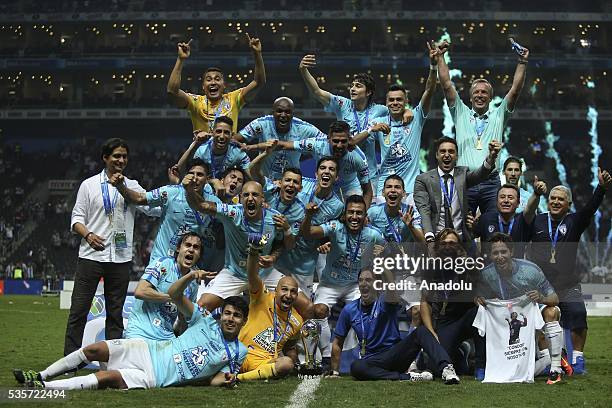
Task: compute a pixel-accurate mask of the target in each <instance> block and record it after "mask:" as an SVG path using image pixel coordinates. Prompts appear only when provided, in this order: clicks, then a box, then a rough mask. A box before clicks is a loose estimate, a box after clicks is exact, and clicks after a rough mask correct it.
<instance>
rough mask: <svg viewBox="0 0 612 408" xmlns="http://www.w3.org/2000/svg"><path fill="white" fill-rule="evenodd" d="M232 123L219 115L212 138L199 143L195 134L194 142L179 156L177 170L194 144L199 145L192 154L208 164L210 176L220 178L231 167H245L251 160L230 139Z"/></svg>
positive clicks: (188, 155)
mask: <svg viewBox="0 0 612 408" xmlns="http://www.w3.org/2000/svg"><path fill="white" fill-rule="evenodd" d="M232 124H233V122H232V120H231V119H230V118H228V117H227V116H219V117H218V118H217V119H215V125H214V129H213V132H212V139H210V140H208V141H206V142H204V143H203V144H201V145H200V144H199V141H200V140H202V138H200V137H199V136H200V135H197V136H196V137H195V140H194V142H192V143H191V145H190V146H189V148H188V149H187V150H186V151H185V153H183V155H182V156H181V158H180V160H179V163H178V166H179V171H181V172H182V171H183V168H184V165H183V163H185V162H186V161H187V160H189V158H190V157H191V155H192V153H193V149H194V148H195V147H196V146H199V147H197V150H196V151H195V154H193V156H194V157H195V158H197V159H200V160H203V161H204V162H205V163H206V164H208V165H209V166H210V177H211V178H213V179H220V178H221V177H223V174H224V173H225V171H226V170H227V169H229V168H231V167H240V168H242V169H246V168H247V167H248V166H249V163H250V162H251V161H250V159H249V156H247V154H246V153H245V152H244V151H242V149H240V145H239V144H238V143H236V142H234V141H232Z"/></svg>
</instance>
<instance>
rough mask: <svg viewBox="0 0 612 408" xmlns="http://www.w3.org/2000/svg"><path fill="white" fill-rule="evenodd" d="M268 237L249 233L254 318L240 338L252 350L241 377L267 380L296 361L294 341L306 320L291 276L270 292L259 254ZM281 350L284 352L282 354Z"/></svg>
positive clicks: (287, 369)
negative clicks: (298, 303) (262, 274)
mask: <svg viewBox="0 0 612 408" xmlns="http://www.w3.org/2000/svg"><path fill="white" fill-rule="evenodd" d="M264 245H265V238H263V239H262V238H261V235H260V234H257V233H254V234H249V246H248V257H247V266H246V269H247V274H248V280H249V283H248V289H249V299H250V302H249V310H250V312H251V318H250V319H249V321H248V322H247V324H246V325H245V326H244V327H243V328H242V330H241V331H240V341H242V342H243V343H244V344H245V345H246V346H247V348H248V350H249V353H248V355H247V358H246V360H245V361H244V363H243V364H242V367H241V368H240V374H238V380H240V381H251V380H265V379H268V378H279V377H284V376H285V375H287V374H289V373H290V372H291V370H293V365H294V363H295V362H296V361H297V350H296V349H295V345H296V343H297V341H298V339H299V335H300V329H301V328H302V323H304V320H303V319H302V317H301V316H300V314H299V313H298V311H297V310H296V309H295V308H294V307H293V305H294V303H295V301H296V299H297V296H298V285H297V282H296V280H295V279H293V278H292V277H291V276H285V277H283V278H281V279H280V280H279V281H278V284H277V285H276V289H275V291H274V292H269V291H268V290H267V289H266V288H265V286H264V281H263V280H262V279H261V277H260V273H259V269H260V266H259V262H258V259H259V255H260V250H261V248H262V246H264ZM281 354H282V355H281Z"/></svg>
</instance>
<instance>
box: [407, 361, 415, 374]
mask: <svg viewBox="0 0 612 408" xmlns="http://www.w3.org/2000/svg"><path fill="white" fill-rule="evenodd" d="M417 369H418V368H417V362H416V360H414V361H413V362H412V363H410V367H408V371H406V374H410V373H412V372H414V371H416V370H417Z"/></svg>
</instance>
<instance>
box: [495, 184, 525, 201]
mask: <svg viewBox="0 0 612 408" xmlns="http://www.w3.org/2000/svg"><path fill="white" fill-rule="evenodd" d="M502 188H511V189H512V190H514V191H516V198H520V197H521V190H519V188H518V187H517V186H515V185H514V184H508V183H506V184H504V185H502V186H499V188H498V189H497V194H496V195H497V196H499V192H500V191H501V190H502Z"/></svg>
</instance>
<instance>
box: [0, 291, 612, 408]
mask: <svg viewBox="0 0 612 408" xmlns="http://www.w3.org/2000/svg"><path fill="white" fill-rule="evenodd" d="M67 317H68V312H67V311H65V310H59V299H58V298H43V297H35V296H0V389H2V390H6V389H8V388H11V389H17V388H19V387H18V384H17V383H16V382H15V380H14V378H13V374H12V371H11V370H12V369H13V368H33V369H38V370H40V369H43V368H44V367H46V366H47V365H49V364H50V363H52V362H53V361H55V360H56V359H58V358H60V357H61V356H62V351H63V341H64V331H65V328H66V319H67ZM589 326H590V330H589V338H588V341H587V348H586V350H585V355H586V357H587V368H588V371H589V373H588V374H587V375H586V376H576V377H569V378H566V379H565V380H564V382H563V383H562V384H557V385H554V386H549V385H546V384H545V379H543V378H536V382H535V384H480V383H478V382H476V381H474V380H473V379H471V378H469V377H462V379H461V380H462V382H461V384H460V385H458V386H445V385H444V384H442V383H441V382H440V380H439V379H436V381H434V382H432V383H406V382H402V383H397V382H382V381H379V382H357V381H353V380H352V379H350V378H346V377H343V378H339V379H323V380H322V381H321V383H320V385H319V387H318V388H317V389H316V391H315V395H314V400H313V401H312V402H311V403H310V405H309V406H310V407H311V408H312V407H325V408H327V407H350V408H355V407H396V406H397V407H400V406H401V407H405V406H417V407H418V406H422V407H434V406H441V407H448V408H457V407H480V408H484V407H512V408H518V407H527V406H530V407H531V406H542V407H563V408H566V407H579V406H580V407H585V406H586V407H611V406H612V368H611V367H612V365H611V364H610V357H611V356H612V318H603V317H593V318H590V319H589ZM398 358H401V356H398ZM81 374H83V373H81ZM299 384H300V381H299V380H298V379H297V378H295V377H292V378H288V379H285V380H279V381H271V382H270V383H263V382H259V383H245V384H240V386H239V387H238V388H237V389H234V390H227V389H218V388H211V387H182V388H166V389H155V390H147V391H145V390H134V391H119V390H104V391H70V392H67V394H68V398H67V399H65V400H61V401H50V400H45V401H33V400H29V401H19V402H14V403H13V402H12V401H8V400H6V399H4V400H0V405H2V406H10V405H15V406H22V407H23V406H34V405H37V406H38V405H40V406H42V407H53V406H71V407H98V406H100V407H105V406H113V407H132V408H134V407H141V406H145V407H147V408H154V407H163V408H169V407H200V408H201V407H237V406H249V407H250V408H255V407H266V408H270V407H282V406H285V405H286V404H287V403H288V402H289V400H290V398H291V395H292V394H293V392H294V390H295V389H296V388H297V387H298V385H299Z"/></svg>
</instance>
